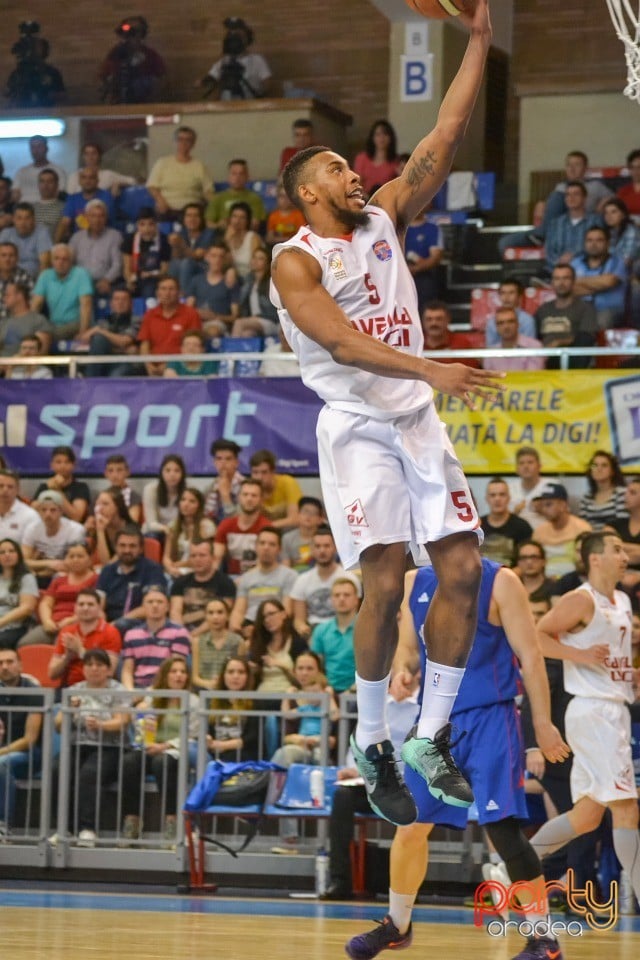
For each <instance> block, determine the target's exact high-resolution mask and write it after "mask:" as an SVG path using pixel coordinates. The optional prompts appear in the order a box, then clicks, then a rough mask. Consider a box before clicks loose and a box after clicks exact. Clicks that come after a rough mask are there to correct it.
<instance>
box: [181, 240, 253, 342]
mask: <svg viewBox="0 0 640 960" xmlns="http://www.w3.org/2000/svg"><path fill="white" fill-rule="evenodd" d="M204 260H205V264H206V268H207V269H206V273H203V274H200V275H198V276H196V277H194V278H193V280H192V281H191V286H190V288H189V298H188V300H187V303H188V304H189V306H192V307H195V308H196V310H197V311H198V314H199V315H200V319H201V320H202V323H203V326H204V329H205V331H206V333H207V335H208V336H210V337H224V336H226V335H228V334H229V331H230V329H231V325H232V323H233V322H234V320H236V319H237V317H238V314H239V307H238V298H239V295H240V287H239V284H238V274H237V273H236V268H235V267H234V266H232V265H231V257H230V254H229V250H228V249H227V245H226V244H225V243H224V242H223V241H220V242H217V243H213V244H212V245H211V246H210V247H209V249H208V250H207V252H206V254H205V258H204Z"/></svg>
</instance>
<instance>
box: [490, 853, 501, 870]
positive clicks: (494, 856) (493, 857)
mask: <svg viewBox="0 0 640 960" xmlns="http://www.w3.org/2000/svg"><path fill="white" fill-rule="evenodd" d="M489 863H492V864H493V865H494V867H497V866H498V864H499V863H502V857H501V856H500V854H499V853H496V851H495V850H494V851H493V853H490V854H489Z"/></svg>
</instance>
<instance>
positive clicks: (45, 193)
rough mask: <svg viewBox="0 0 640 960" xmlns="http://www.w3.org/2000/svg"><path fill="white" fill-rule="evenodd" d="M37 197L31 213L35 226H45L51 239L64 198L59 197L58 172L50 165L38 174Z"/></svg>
mask: <svg viewBox="0 0 640 960" xmlns="http://www.w3.org/2000/svg"><path fill="white" fill-rule="evenodd" d="M38 193H39V197H38V199H37V200H35V201H34V203H33V214H34V217H35V221H36V226H37V227H40V226H42V227H46V229H47V230H48V231H49V237H50V238H51V239H52V240H53V238H54V237H55V235H56V230H57V229H58V224H59V223H60V220H61V219H62V211H63V210H64V200H61V199H60V181H59V179H58V174H57V173H56V171H55V170H52V169H51V168H50V167H45V168H44V170H41V171H40V173H39V174H38Z"/></svg>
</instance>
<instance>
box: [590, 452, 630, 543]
mask: <svg viewBox="0 0 640 960" xmlns="http://www.w3.org/2000/svg"><path fill="white" fill-rule="evenodd" d="M586 478H587V485H588V488H589V489H588V492H587V493H585V494H584V496H583V497H581V498H580V503H579V504H578V516H579V517H582V519H583V520H587V521H588V522H589V523H590V525H591V527H592V529H594V530H599V529H600V528H601V527H606V526H611V525H612V524H613V523H615V522H616V521H617V520H624V519H626V518H627V508H626V503H625V479H624V474H623V473H622V470H621V469H620V464H619V463H618V459H617V457H614V455H613V454H612V453H609V451H608V450H596V452H595V453H594V454H593V456H592V457H591V460H590V461H589V466H588V467H587V470H586Z"/></svg>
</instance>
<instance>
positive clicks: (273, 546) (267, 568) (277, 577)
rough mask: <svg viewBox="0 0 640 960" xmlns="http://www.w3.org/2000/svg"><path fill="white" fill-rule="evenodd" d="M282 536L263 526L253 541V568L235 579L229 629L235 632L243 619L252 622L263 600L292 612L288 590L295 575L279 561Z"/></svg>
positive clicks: (240, 626) (291, 587)
mask: <svg viewBox="0 0 640 960" xmlns="http://www.w3.org/2000/svg"><path fill="white" fill-rule="evenodd" d="M281 542H282V535H281V533H280V531H279V530H277V529H276V528H275V527H273V526H268V527H263V528H262V530H261V531H260V532H259V534H258V537H257V539H256V565H255V567H252V569H251V570H248V571H247V572H246V573H243V574H242V576H241V577H239V578H238V582H237V588H238V593H237V596H236V600H235V603H234V605H233V610H232V611H231V620H230V625H231V629H232V630H234V631H235V632H236V633H239V632H240V630H241V629H242V625H243V623H244V622H245V620H249V621H250V622H251V623H253V622H254V621H255V619H256V613H257V610H258V607H259V606H260V604H261V602H262V601H263V600H264V599H265V598H266V597H272V598H274V599H277V600H280V601H281V602H282V604H283V606H284V608H285V610H286V612H287V615H289V614H291V612H292V601H291V591H292V590H293V585H294V584H295V582H296V579H297V576H298V575H297V573H295V572H294V571H293V570H291V569H290V568H289V567H285V566H284V564H282V563H280V562H279V559H278V558H279V556H280V545H281Z"/></svg>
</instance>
